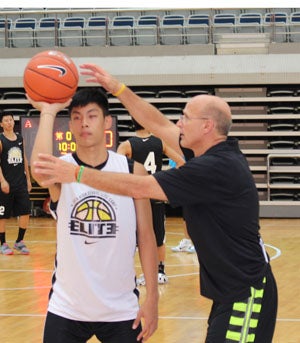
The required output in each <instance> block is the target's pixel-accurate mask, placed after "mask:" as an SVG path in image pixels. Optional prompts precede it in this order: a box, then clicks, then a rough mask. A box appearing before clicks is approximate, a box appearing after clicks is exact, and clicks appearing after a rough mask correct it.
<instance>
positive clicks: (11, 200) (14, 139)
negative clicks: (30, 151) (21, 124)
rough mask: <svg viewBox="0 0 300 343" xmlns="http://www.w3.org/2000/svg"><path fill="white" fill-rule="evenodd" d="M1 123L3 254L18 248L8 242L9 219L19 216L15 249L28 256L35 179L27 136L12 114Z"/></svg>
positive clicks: (0, 231)
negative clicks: (18, 129)
mask: <svg viewBox="0 0 300 343" xmlns="http://www.w3.org/2000/svg"><path fill="white" fill-rule="evenodd" d="M0 125H1V127H2V129H3V133H1V134H0V185H1V189H0V242H1V246H0V253H1V254H3V255H13V253H14V251H13V250H12V249H11V248H10V247H9V245H8V244H7V242H6V235H5V225H6V220H7V219H8V218H10V217H11V214H13V216H15V217H18V221H19V231H18V237H17V240H16V242H15V243H14V246H13V247H14V249H15V250H16V251H17V252H19V253H20V254H22V255H28V254H29V249H28V248H27V246H26V245H25V243H24V241H23V240H24V236H25V233H26V229H27V228H28V225H29V215H30V200H29V192H30V191H31V180H30V173H29V168H28V163H27V159H26V156H25V152H24V140H23V137H22V136H21V135H20V134H19V133H16V132H15V131H14V127H15V121H14V117H13V115H12V114H3V113H2V114H1V119H0Z"/></svg>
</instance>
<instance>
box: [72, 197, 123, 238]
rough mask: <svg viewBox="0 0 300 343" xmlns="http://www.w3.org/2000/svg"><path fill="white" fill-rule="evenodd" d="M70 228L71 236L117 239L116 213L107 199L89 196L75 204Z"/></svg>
mask: <svg viewBox="0 0 300 343" xmlns="http://www.w3.org/2000/svg"><path fill="white" fill-rule="evenodd" d="M69 227H70V233H71V235H80V236H86V237H90V238H115V237H116V232H117V225H116V213H115V211H114V209H113V207H112V206H111V204H110V203H109V202H108V201H106V200H105V199H103V198H100V197H97V196H94V195H93V196H87V197H85V198H83V199H81V200H80V201H78V202H77V203H75V204H74V207H73V211H72V213H71V220H70V223H69Z"/></svg>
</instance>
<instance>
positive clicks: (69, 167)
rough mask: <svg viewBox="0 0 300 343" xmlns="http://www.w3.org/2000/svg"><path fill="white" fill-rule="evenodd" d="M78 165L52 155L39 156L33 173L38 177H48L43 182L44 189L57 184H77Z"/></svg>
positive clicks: (34, 163)
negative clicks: (76, 171) (76, 172)
mask: <svg viewBox="0 0 300 343" xmlns="http://www.w3.org/2000/svg"><path fill="white" fill-rule="evenodd" d="M75 170H76V165H74V164H73V163H69V162H66V161H64V160H62V159H60V158H58V157H55V156H52V155H50V154H42V153H40V154H38V160H36V161H34V162H33V172H34V174H36V175H39V176H42V177H45V176H46V177H47V179H46V180H43V181H42V182H41V185H42V186H43V187H49V186H51V185H54V184H56V183H70V182H75V181H76V178H75Z"/></svg>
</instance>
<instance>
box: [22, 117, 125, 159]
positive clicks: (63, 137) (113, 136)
mask: <svg viewBox="0 0 300 343" xmlns="http://www.w3.org/2000/svg"><path fill="white" fill-rule="evenodd" d="M39 120H40V118H39V117H20V126H21V127H20V129H21V135H22V136H23V138H24V142H25V154H26V157H27V160H28V163H29V164H30V157H31V151H32V148H33V144H34V140H35V136H36V133H37V130H38V126H39ZM69 120H70V119H69V117H56V118H55V122H54V128H53V155H54V156H56V157H59V156H62V155H65V154H67V153H73V152H75V151H76V142H75V140H74V137H73V135H72V132H71V131H70V130H69ZM105 135H106V147H107V148H108V149H110V150H113V151H116V150H117V147H118V130H117V118H116V117H114V116H112V125H111V127H110V128H109V129H108V130H106V131H105Z"/></svg>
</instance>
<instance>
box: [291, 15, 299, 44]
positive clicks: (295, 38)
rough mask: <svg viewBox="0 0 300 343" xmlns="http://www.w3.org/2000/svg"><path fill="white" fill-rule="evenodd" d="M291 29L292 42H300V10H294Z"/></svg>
mask: <svg viewBox="0 0 300 343" xmlns="http://www.w3.org/2000/svg"><path fill="white" fill-rule="evenodd" d="M289 31H290V35H289V40H290V42H300V12H294V13H292V14H291V16H290V25H289Z"/></svg>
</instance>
